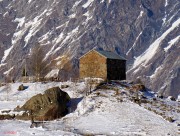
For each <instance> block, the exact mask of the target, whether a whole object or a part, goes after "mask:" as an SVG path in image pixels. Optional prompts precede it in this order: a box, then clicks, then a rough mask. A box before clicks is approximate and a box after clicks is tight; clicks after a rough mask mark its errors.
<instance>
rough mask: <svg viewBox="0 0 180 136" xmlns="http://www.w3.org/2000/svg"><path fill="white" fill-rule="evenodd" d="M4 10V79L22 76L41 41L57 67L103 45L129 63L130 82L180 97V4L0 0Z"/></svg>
mask: <svg viewBox="0 0 180 136" xmlns="http://www.w3.org/2000/svg"><path fill="white" fill-rule="evenodd" d="M0 7H1V8H0V60H1V64H0V71H1V75H0V77H1V78H2V79H3V78H4V77H7V76H8V74H9V75H11V76H13V77H19V76H20V73H21V70H20V69H22V67H23V66H24V63H25V60H24V59H25V58H27V59H28V58H29V56H28V55H29V54H30V53H31V49H32V48H33V47H34V46H35V45H36V44H37V43H40V44H41V45H42V47H43V48H44V50H45V52H46V55H45V60H46V61H47V62H50V61H52V60H55V61H56V63H58V64H61V59H59V58H60V57H62V56H70V58H71V59H76V58H79V57H80V56H81V55H83V54H84V53H86V52H87V51H89V50H90V49H93V48H94V47H99V48H103V49H106V50H114V51H116V52H117V53H118V54H121V55H122V56H124V57H126V58H127V59H128V72H127V75H128V76H127V77H128V79H131V80H134V79H136V78H137V77H140V78H141V80H142V81H143V82H144V83H145V84H146V86H148V87H149V88H150V89H153V90H155V91H162V92H164V94H165V95H174V96H177V94H179V93H180V92H179V89H178V88H179V87H180V84H179V82H180V79H179V77H180V76H179V73H180V68H179V66H180V62H179V55H178V53H179V50H180V49H179V46H180V45H179V38H180V37H179V35H180V31H179V24H180V20H179V18H180V14H179V12H180V11H179V9H180V2H179V0H173V1H171V0H126V1H124V0H51V1H48V0H47V1H44V0H33V1H31V0H24V1H20V0H14V1H9V0H1V1H0ZM75 65H76V64H75ZM53 67H54V68H55V67H56V66H53ZM159 75H161V76H159Z"/></svg>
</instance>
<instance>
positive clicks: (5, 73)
mask: <svg viewBox="0 0 180 136" xmlns="http://www.w3.org/2000/svg"><path fill="white" fill-rule="evenodd" d="M13 69H14V67H12V68H10V69H9V70H7V71H5V72H4V73H3V74H4V75H9V73H10V72H11V71H12V70H13Z"/></svg>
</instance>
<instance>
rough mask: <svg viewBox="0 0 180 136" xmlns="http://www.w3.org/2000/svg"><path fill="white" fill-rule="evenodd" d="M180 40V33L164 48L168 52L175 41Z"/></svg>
mask: <svg viewBox="0 0 180 136" xmlns="http://www.w3.org/2000/svg"><path fill="white" fill-rule="evenodd" d="M179 40H180V35H179V36H177V37H176V38H174V39H172V40H171V41H170V42H168V44H169V45H168V46H167V47H165V48H164V51H165V52H167V51H168V50H169V49H170V48H171V47H172V46H173V45H174V44H175V43H177V42H179Z"/></svg>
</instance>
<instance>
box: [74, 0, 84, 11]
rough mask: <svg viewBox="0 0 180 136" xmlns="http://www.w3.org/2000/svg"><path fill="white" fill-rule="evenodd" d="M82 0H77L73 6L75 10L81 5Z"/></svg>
mask: <svg viewBox="0 0 180 136" xmlns="http://www.w3.org/2000/svg"><path fill="white" fill-rule="evenodd" d="M81 1H82V0H79V1H76V2H75V3H74V5H73V7H72V10H75V9H76V7H77V6H78V5H79V3H80V2H81Z"/></svg>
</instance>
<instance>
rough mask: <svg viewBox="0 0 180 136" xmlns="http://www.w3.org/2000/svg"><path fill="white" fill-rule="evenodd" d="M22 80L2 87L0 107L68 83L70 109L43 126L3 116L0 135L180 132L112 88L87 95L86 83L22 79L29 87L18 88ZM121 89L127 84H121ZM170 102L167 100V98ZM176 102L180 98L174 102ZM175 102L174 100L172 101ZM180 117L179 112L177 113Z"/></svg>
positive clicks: (147, 135) (158, 135) (173, 135)
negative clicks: (62, 115) (64, 114)
mask: <svg viewBox="0 0 180 136" xmlns="http://www.w3.org/2000/svg"><path fill="white" fill-rule="evenodd" d="M20 84H21V83H14V84H9V85H7V86H3V87H0V111H2V110H4V109H6V110H7V109H11V110H13V109H14V108H15V107H16V106H17V105H20V106H22V105H23V104H24V103H25V102H26V101H27V100H28V99H29V98H31V97H32V96H34V95H36V94H38V93H43V92H44V91H45V90H46V89H47V88H50V87H54V86H59V87H61V85H64V84H65V85H68V86H69V87H68V88H64V89H62V90H63V91H66V92H67V93H68V94H69V95H70V97H71V98H72V108H71V109H70V111H71V113H69V114H68V115H66V116H65V117H63V118H61V119H57V120H54V121H47V122H44V127H39V128H30V125H31V123H30V121H20V120H3V121H2V120H1V121H0V136H7V135H17V136H30V135H38V136H41V135H43V136H46V135H47V136H50V135H52V136H61V135H66V136H69V135H88V134H93V135H117V136H135V135H136V136H137V135H138V136H166V135H170V136H176V135H177V136H178V135H179V134H180V131H179V132H178V129H180V128H178V126H177V123H170V122H168V121H166V120H164V119H163V118H162V117H161V116H159V115H157V114H155V113H154V112H152V111H149V110H147V109H145V108H144V107H143V106H139V105H138V104H135V103H133V102H131V101H130V100H129V99H128V98H127V96H126V95H120V94H117V91H114V90H111V89H108V90H107V89H106V90H103V89H100V90H96V91H94V92H93V93H92V94H90V95H88V96H85V93H84V92H83V90H85V89H86V85H85V84H84V83H83V82H82V83H72V82H64V83H59V82H51V83H23V84H24V86H26V87H27V89H26V90H24V91H21V92H20V91H18V90H17V89H18V86H19V85H20ZM119 91H120V92H125V91H126V90H125V88H123V87H119ZM167 102H168V101H167ZM174 103H176V104H174V105H177V104H179V103H178V102H174ZM172 105H173V104H172ZM177 117H180V113H177Z"/></svg>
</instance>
